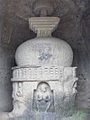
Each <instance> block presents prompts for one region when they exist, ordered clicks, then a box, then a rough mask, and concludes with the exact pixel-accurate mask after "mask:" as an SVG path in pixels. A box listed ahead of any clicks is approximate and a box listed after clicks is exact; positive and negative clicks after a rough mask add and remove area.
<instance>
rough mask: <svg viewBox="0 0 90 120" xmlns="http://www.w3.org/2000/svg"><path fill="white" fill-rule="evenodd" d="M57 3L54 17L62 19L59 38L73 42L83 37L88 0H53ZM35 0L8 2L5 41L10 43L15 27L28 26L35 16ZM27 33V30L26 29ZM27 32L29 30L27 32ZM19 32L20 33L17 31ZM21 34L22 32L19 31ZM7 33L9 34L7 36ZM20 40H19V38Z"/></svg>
mask: <svg viewBox="0 0 90 120" xmlns="http://www.w3.org/2000/svg"><path fill="white" fill-rule="evenodd" d="M51 1H52V2H54V1H55V4H54V6H55V11H54V13H53V16H58V17H60V18H61V23H60V25H59V26H58V29H57V31H56V32H57V33H55V35H56V36H57V37H61V38H63V39H67V41H71V42H73V40H75V37H76V36H77V38H76V40H78V39H79V38H80V37H81V34H82V31H81V19H82V16H83V14H84V12H85V10H86V9H87V3H88V0H51ZM33 2H34V0H7V1H6V8H5V16H4V27H3V28H4V29H3V34H2V39H3V41H5V42H7V43H10V41H11V37H12V39H13V38H14V37H13V36H12V31H13V30H14V27H13V26H17V27H18V26H20V25H21V26H27V25H28V18H29V17H32V16H35V15H34V13H33ZM24 31H25V29H24ZM26 31H27V30H26ZM16 32H18V31H16ZM19 32H20V30H19ZM6 33H7V34H6ZM17 39H18V38H17ZM71 44H72V43H71Z"/></svg>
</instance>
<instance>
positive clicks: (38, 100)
mask: <svg viewBox="0 0 90 120" xmlns="http://www.w3.org/2000/svg"><path fill="white" fill-rule="evenodd" d="M34 109H35V110H36V111H38V112H48V111H50V112H53V111H54V101H53V91H52V90H51V88H50V86H49V84H48V83H46V82H41V83H39V84H38V86H37V89H36V90H34Z"/></svg>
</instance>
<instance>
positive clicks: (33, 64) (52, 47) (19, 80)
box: [8, 17, 78, 120]
mask: <svg viewBox="0 0 90 120" xmlns="http://www.w3.org/2000/svg"><path fill="white" fill-rule="evenodd" d="M58 23H59V18H58V17H33V18H30V19H29V26H30V28H31V29H32V30H33V31H34V32H35V33H37V38H34V39H31V40H28V41H26V42H24V43H23V44H21V45H20V46H19V47H18V48H17V51H16V54H15V59H16V63H17V65H18V66H17V67H14V68H13V77H12V79H11V81H12V83H13V94H12V96H13V106H14V109H13V111H12V112H10V113H8V115H9V118H16V117H20V116H31V115H33V114H34V115H33V116H34V117H35V116H36V118H37V115H38V114H39V115H41V114H43V113H44V114H46V115H48V114H51V116H53V115H54V117H55V118H54V117H53V119H54V120H71V119H70V118H71V117H72V116H73V114H74V101H75V95H76V86H77V85H76V81H77V80H78V79H77V77H76V67H71V65H72V61H73V52H72V49H71V47H70V45H69V44H68V43H66V42H65V41H63V40H61V39H57V38H53V37H52V36H51V33H52V32H53V31H54V30H55V28H56V27H57V25H58ZM66 118H67V119H66ZM53 119H51V120H53ZM17 120H18V119H17ZM23 120H25V119H23ZM28 120H29V119H28ZM30 120H34V118H33V119H30ZM35 120H36V119H35ZM38 120H41V119H40V118H38ZM42 120H43V119H42ZM47 120H50V118H49V119H47ZM72 120H74V119H72Z"/></svg>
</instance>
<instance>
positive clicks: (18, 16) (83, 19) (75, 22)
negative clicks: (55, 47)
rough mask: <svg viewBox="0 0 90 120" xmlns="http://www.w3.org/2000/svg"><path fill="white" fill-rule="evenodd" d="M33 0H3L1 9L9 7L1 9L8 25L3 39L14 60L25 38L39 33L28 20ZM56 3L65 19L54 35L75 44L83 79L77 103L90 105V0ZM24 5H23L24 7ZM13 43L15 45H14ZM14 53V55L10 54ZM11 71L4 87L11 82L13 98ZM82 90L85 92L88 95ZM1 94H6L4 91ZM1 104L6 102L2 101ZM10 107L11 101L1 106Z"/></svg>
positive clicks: (80, 78) (75, 58)
mask: <svg viewBox="0 0 90 120" xmlns="http://www.w3.org/2000/svg"><path fill="white" fill-rule="evenodd" d="M32 1H33V0H32ZM32 1H30V0H29V1H28V0H27V1H26V0H25V1H24V0H22V1H18V0H13V1H11V0H7V3H5V2H4V0H3V1H2V2H0V4H1V6H0V11H1V10H5V11H2V12H1V13H2V15H1V13H0V16H1V17H2V18H3V21H4V24H3V23H2V25H3V28H4V29H2V32H1V33H2V35H1V39H2V40H1V41H2V42H3V43H5V46H6V45H7V46H9V47H8V48H9V49H11V48H12V49H11V52H9V53H10V54H9V53H7V54H8V55H9V60H11V59H12V60H13V61H14V52H15V50H16V48H17V47H18V46H19V45H20V44H21V43H22V42H24V41H26V40H27V39H31V38H33V37H35V34H34V33H33V32H32V31H30V30H29V28H28V22H27V18H29V17H30V16H34V14H33V12H32ZM3 3H5V4H3ZM56 3H58V7H57V9H56V11H55V12H54V15H55V16H57V15H58V16H60V17H61V19H62V20H61V23H60V24H59V26H58V29H57V30H56V31H55V32H54V33H53V36H56V37H58V38H62V39H64V40H66V41H67V42H68V43H69V44H70V45H71V47H72V48H73V52H74V62H73V66H77V67H78V72H77V73H78V77H79V83H78V91H79V94H78V100H77V103H78V106H79V107H81V108H87V107H89V104H90V103H88V102H89V101H88V102H87V100H88V98H89V95H88V94H89V93H90V92H87V90H88V91H89V87H88V86H89V79H90V74H89V71H90V70H89V68H90V67H89V64H90V55H89V53H90V52H89V51H90V49H89V42H90V41H89V39H90V34H89V31H90V30H89V28H90V27H89V26H90V24H89V21H90V9H89V6H90V3H89V4H87V0H67V1H66V0H61V2H60V1H59V0H57V2H56ZM3 5H5V6H3ZM21 6H22V8H23V9H21ZM2 7H4V8H2ZM87 7H88V8H87ZM5 14H6V15H5ZM3 15H5V16H3ZM0 20H1V19H0ZM0 23H1V22H0ZM2 25H0V28H1V27H2ZM6 33H7V34H6ZM13 33H14V34H13ZM10 36H11V37H10ZM10 45H11V46H12V47H11V48H10ZM12 51H13V52H12ZM11 54H12V57H10V56H11ZM5 59H6V55H5ZM2 61H3V60H2ZM3 62H4V61H3ZM11 66H14V64H13V63H12V62H11ZM1 70H2V68H1ZM10 71H11V70H10V69H8V72H9V74H8V76H9V78H7V79H8V83H7V82H5V85H4V87H3V89H5V86H7V85H8V86H9V88H10V89H9V90H7V96H9V97H10V98H11V85H10V84H11V83H10V76H11V73H10ZM4 73H5V72H4ZM1 76H2V75H1ZM3 76H4V75H3ZM3 80H5V79H4V78H2V81H3ZM6 81H7V80H6ZM86 81H87V82H86ZM86 86H87V87H86ZM1 89H2V88H1ZM5 91H6V90H5ZM82 93H84V95H83V94H82ZM0 94H1V96H2V93H0ZM0 98H1V97H0ZM1 101H3V100H1ZM87 103H88V104H87ZM0 104H1V105H2V103H0ZM5 104H7V102H5ZM8 108H12V107H10V105H8V107H7V108H6V106H4V105H3V106H2V107H1V108H0V110H1V111H9V109H8Z"/></svg>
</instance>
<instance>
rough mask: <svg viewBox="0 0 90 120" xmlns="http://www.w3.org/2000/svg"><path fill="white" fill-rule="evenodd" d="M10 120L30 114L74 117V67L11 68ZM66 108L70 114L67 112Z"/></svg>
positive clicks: (75, 80) (75, 81) (75, 79)
mask: <svg viewBox="0 0 90 120" xmlns="http://www.w3.org/2000/svg"><path fill="white" fill-rule="evenodd" d="M11 80H12V82H13V95H12V96H13V106H14V109H13V111H12V112H11V113H9V117H10V118H13V117H14V116H15V117H19V116H23V115H29V114H30V113H32V112H35V113H39V112H44V113H45V114H46V113H48V112H50V113H51V114H53V113H54V114H57V113H59V115H60V116H62V117H63V116H65V115H66V116H69V115H71V114H73V112H74V110H72V108H73V107H74V100H75V95H76V86H77V85H76V83H77V80H78V78H77V77H76V67H58V66H24V67H14V68H13V78H12V79H11ZM68 109H69V111H68Z"/></svg>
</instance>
